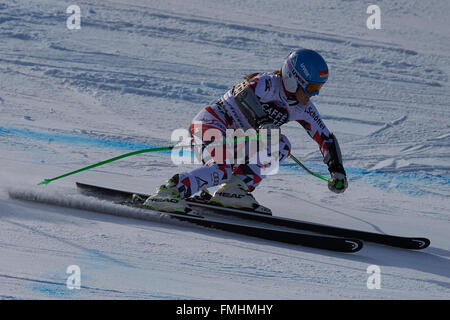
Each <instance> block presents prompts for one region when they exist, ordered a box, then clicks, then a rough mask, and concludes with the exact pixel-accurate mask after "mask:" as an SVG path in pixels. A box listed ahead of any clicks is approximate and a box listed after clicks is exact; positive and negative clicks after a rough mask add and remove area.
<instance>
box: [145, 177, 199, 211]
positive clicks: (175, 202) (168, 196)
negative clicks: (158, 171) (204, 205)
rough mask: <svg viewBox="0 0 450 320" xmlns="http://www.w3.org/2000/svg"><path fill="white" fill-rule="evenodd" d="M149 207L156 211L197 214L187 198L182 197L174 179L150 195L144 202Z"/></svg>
mask: <svg viewBox="0 0 450 320" xmlns="http://www.w3.org/2000/svg"><path fill="white" fill-rule="evenodd" d="M143 205H144V206H145V207H147V208H149V209H152V210H156V211H165V212H175V213H186V214H187V213H189V215H195V211H193V210H192V208H190V207H189V205H188V204H187V202H186V200H184V199H182V198H181V197H180V192H179V191H178V189H177V188H176V187H175V184H174V183H173V182H172V180H169V182H168V183H167V184H165V185H162V186H160V187H159V188H158V190H157V191H156V193H155V194H153V195H151V196H149V197H148V198H147V199H146V200H145V201H144V203H143Z"/></svg>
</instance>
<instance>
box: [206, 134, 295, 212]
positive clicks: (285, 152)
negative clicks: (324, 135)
mask: <svg viewBox="0 0 450 320" xmlns="http://www.w3.org/2000/svg"><path fill="white" fill-rule="evenodd" d="M290 150H291V145H290V142H289V140H288V139H287V137H286V136H284V135H281V137H280V143H279V162H281V161H284V160H285V159H286V158H287V157H288V156H289V153H290ZM260 152H267V150H262V151H260ZM268 165H270V164H265V165H262V164H260V163H256V164H252V163H249V164H241V165H238V166H235V167H234V168H233V173H232V177H231V179H230V181H228V182H226V183H224V184H223V185H221V186H220V187H219V189H217V191H216V192H215V193H214V195H213V197H212V199H211V202H214V203H217V204H220V205H222V206H225V207H234V208H248V209H253V210H256V211H259V212H260V213H266V214H270V213H271V210H270V209H268V208H266V207H264V206H261V205H260V204H259V203H258V202H257V201H256V199H255V198H254V197H253V195H252V194H251V193H250V192H251V191H253V190H255V188H256V187H257V186H258V185H259V183H260V182H261V181H262V180H263V179H264V178H265V177H266V176H265V175H264V172H265V170H267V167H268Z"/></svg>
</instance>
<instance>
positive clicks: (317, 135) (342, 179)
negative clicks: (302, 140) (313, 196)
mask: <svg viewBox="0 0 450 320" xmlns="http://www.w3.org/2000/svg"><path fill="white" fill-rule="evenodd" d="M294 114H297V118H298V119H296V121H297V122H298V123H299V124H301V125H302V127H303V128H304V129H305V130H306V132H307V133H308V135H309V136H310V137H311V138H312V139H313V140H314V141H316V143H317V144H318V145H319V149H320V152H321V153H322V156H323V162H324V163H325V164H326V165H327V166H328V171H329V172H330V174H331V180H330V182H329V183H328V188H329V189H330V190H331V191H333V192H336V193H341V192H344V191H345V189H346V188H347V186H348V183H347V178H346V172H345V169H344V165H343V163H342V155H341V149H340V147H339V144H338V142H337V139H336V137H335V136H334V134H332V133H330V131H329V130H328V128H327V127H326V126H325V123H324V122H323V121H322V119H321V118H320V115H319V113H318V111H317V109H316V108H315V107H314V105H312V104H311V103H310V104H309V105H308V106H307V107H306V109H304V110H303V112H301V113H294Z"/></svg>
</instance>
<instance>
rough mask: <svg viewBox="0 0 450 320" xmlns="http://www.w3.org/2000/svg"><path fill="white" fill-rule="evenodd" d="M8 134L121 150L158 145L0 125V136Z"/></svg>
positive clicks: (155, 146)
mask: <svg viewBox="0 0 450 320" xmlns="http://www.w3.org/2000/svg"><path fill="white" fill-rule="evenodd" d="M2 135H9V136H16V137H19V138H25V139H34V140H39V141H45V142H49V143H52V142H56V143H66V144H83V145H89V146H93V147H99V148H111V149H121V150H140V149H149V148H157V147H160V146H157V145H150V144H145V143H137V142H129V141H118V140H112V139H101V138H94V137H80V136H76V135H68V134H58V133H46V132H38V131H33V130H30V129H17V128H6V127H0V136H2ZM158 152H160V153H169V154H170V150H169V151H158Z"/></svg>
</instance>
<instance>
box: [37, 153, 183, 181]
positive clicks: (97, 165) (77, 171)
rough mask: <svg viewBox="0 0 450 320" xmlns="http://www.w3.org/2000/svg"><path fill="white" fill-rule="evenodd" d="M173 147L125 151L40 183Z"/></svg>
mask: <svg viewBox="0 0 450 320" xmlns="http://www.w3.org/2000/svg"><path fill="white" fill-rule="evenodd" d="M179 147H180V148H181V147H186V146H179ZM173 148H174V146H170V147H159V148H150V149H142V150H138V151H133V152H129V153H125V154H122V155H120V156H117V157H114V158H111V159H107V160H104V161H101V162H98V163H95V164H92V165H90V166H87V167H84V168H81V169H77V170H74V171H71V172H68V173H65V174H63V175H60V176H57V177H55V178H51V179H44V180H43V181H41V182H39V183H38V184H49V183H50V182H52V181H55V180H58V179H61V178H64V177H67V176H70V175H72V174H75V173H79V172H82V171H86V170H89V169H92V168H96V167H99V166H102V165H104V164H107V163H110V162H113V161H117V160H120V159H123V158H126V157H130V156H134V155H137V154H140V153H146V152H156V151H166V150H172V149H173Z"/></svg>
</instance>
